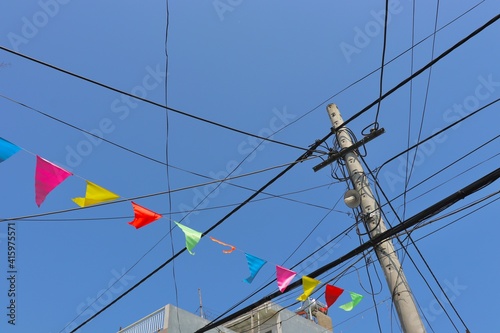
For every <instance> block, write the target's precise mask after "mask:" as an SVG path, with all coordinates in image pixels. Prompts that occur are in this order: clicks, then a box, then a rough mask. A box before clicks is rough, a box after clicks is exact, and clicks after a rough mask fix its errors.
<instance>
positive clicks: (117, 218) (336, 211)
mask: <svg viewBox="0 0 500 333" xmlns="http://www.w3.org/2000/svg"><path fill="white" fill-rule="evenodd" d="M332 184H335V183H334V182H333V183H328V184H323V185H319V186H314V187H310V188H306V189H302V190H298V191H293V192H287V193H283V194H268V195H269V196H268V197H266V198H259V199H255V200H253V201H252V203H255V202H259V201H264V200H271V199H284V200H290V201H292V202H296V203H300V204H303V205H307V206H311V207H315V208H320V209H324V210H331V208H329V207H326V206H321V205H316V204H312V203H309V202H305V201H300V200H295V199H291V198H287V197H286V196H288V195H292V194H297V193H303V192H307V191H311V190H315V189H318V188H321V187H326V186H331V185H332ZM262 194H267V192H262ZM240 203H241V202H237V203H231V204H226V205H219V206H212V207H206V208H198V209H192V210H189V211H175V212H160V213H159V214H160V215H170V216H172V215H176V214H182V213H186V212H201V211H206V210H213V209H220V208H227V207H234V206H238V205H239V204H240ZM333 212H335V213H341V214H346V215H347V216H351V213H350V212H346V211H341V210H336V209H334V210H333ZM133 217H134V216H133V215H128V216H114V217H86V218H59V219H55V218H50V219H35V218H28V219H25V220H24V221H26V222H34V221H39V222H49V221H50V222H58V221H64V222H66V221H93V220H94V221H101V220H123V219H131V218H133Z"/></svg>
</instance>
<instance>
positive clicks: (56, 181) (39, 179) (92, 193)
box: [0, 137, 363, 311]
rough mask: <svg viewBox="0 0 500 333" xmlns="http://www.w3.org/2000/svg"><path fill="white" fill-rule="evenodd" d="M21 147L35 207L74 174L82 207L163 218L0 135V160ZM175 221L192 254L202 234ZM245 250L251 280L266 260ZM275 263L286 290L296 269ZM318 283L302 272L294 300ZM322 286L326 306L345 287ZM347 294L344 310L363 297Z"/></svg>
mask: <svg viewBox="0 0 500 333" xmlns="http://www.w3.org/2000/svg"><path fill="white" fill-rule="evenodd" d="M20 150H24V151H26V152H28V153H30V154H32V155H34V156H36V165H35V203H36V204H37V206H38V207H40V206H41V205H42V203H43V202H44V201H45V199H46V198H47V196H48V195H49V194H50V193H51V192H52V191H53V190H54V189H55V188H56V187H58V186H59V185H60V184H61V183H62V182H64V181H65V180H66V179H67V178H68V177H70V176H76V177H78V178H81V179H83V180H85V183H86V191H85V196H83V197H76V198H73V199H72V200H73V201H74V202H75V203H76V204H77V205H78V206H80V207H81V208H85V207H89V206H93V205H97V204H103V203H108V202H111V201H114V202H120V201H130V202H131V204H132V208H133V210H134V219H133V220H132V221H130V222H128V224H130V225H131V226H133V227H135V228H136V229H140V228H142V227H144V226H147V225H149V224H151V223H153V222H155V221H157V220H159V219H161V218H163V216H162V215H161V214H158V213H156V212H154V211H152V210H150V209H148V208H146V207H143V206H141V205H139V204H137V203H135V202H134V201H131V200H132V199H125V200H117V199H119V198H120V196H119V195H118V194H116V193H114V192H111V191H110V190H107V189H105V188H103V187H101V186H99V185H97V184H95V183H93V182H91V181H89V180H87V179H84V178H82V177H80V176H78V175H75V174H73V173H71V172H69V171H67V170H65V169H63V168H61V167H59V166H57V165H56V164H54V163H52V162H50V161H48V160H46V159H44V158H42V157H40V156H38V155H35V154H33V153H31V152H29V151H27V150H25V149H23V148H21V147H19V146H17V145H15V144H13V143H12V142H9V141H7V140H5V139H3V138H1V137H0V163H2V162H4V161H6V160H7V159H9V158H10V157H12V156H13V155H15V154H16V153H17V152H19V151H20ZM211 183H212V182H211ZM142 197H147V196H141V197H136V198H135V199H138V198H142ZM4 220H5V219H4ZM174 222H175V224H176V225H177V227H179V229H180V230H182V232H183V233H184V236H185V240H186V249H187V250H188V251H189V253H190V254H191V255H194V254H195V253H194V252H193V249H194V248H195V247H196V245H197V244H198V243H199V242H200V240H201V238H202V236H203V234H202V233H201V232H199V231H196V230H194V229H192V228H190V227H188V226H186V225H183V224H181V223H179V222H176V221H174ZM210 239H211V240H212V241H213V242H215V243H217V244H220V245H222V246H225V247H227V248H226V249H224V250H222V252H223V253H224V254H231V253H232V252H233V251H235V250H236V247H235V246H234V245H230V244H228V243H225V242H223V241H220V240H218V239H216V238H214V237H212V236H210ZM244 253H245V258H246V261H247V264H248V269H249V271H250V275H249V276H248V277H247V278H246V279H244V280H243V281H245V282H246V283H249V284H250V283H252V282H253V280H254V279H255V277H256V276H257V274H258V273H259V271H260V270H261V269H262V268H263V267H264V266H265V265H266V264H267V261H266V260H264V259H261V258H259V257H256V256H254V255H252V254H250V253H247V252H244ZM275 267H276V281H277V284H278V289H279V290H280V291H281V292H285V291H286V288H287V287H288V286H289V285H290V283H291V282H292V281H293V279H294V278H295V276H296V275H297V273H296V272H294V271H292V270H290V269H287V268H285V267H282V266H280V265H275ZM320 283H321V281H319V280H316V279H313V278H311V277H309V276H302V287H303V293H302V294H301V295H300V296H299V297H298V298H297V300H299V301H302V302H303V301H306V300H307V299H308V298H309V296H310V295H311V294H312V293H313V291H314V290H315V289H316V287H317V286H318V285H319V284H320ZM325 288H326V289H325V300H326V303H327V307H330V306H332V305H333V304H334V303H335V302H336V301H337V299H338V298H339V297H340V296H341V295H342V293H343V292H344V289H342V288H339V287H336V286H332V285H329V284H326V285H325ZM349 295H350V297H351V301H350V302H347V303H345V304H343V305H341V306H340V308H341V309H343V310H344V311H352V310H353V309H354V308H355V307H356V306H357V305H358V304H359V303H360V302H361V300H362V299H363V296H362V295H360V294H358V293H355V292H352V291H350V292H349Z"/></svg>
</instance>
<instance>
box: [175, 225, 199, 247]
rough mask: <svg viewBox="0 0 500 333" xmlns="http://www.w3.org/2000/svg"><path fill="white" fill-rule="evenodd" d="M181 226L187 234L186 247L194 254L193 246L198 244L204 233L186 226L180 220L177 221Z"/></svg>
mask: <svg viewBox="0 0 500 333" xmlns="http://www.w3.org/2000/svg"><path fill="white" fill-rule="evenodd" d="M175 224H177V226H178V227H179V228H181V230H182V231H183V232H184V234H185V235H186V248H187V250H188V251H189V253H191V254H192V255H194V252H193V248H194V247H195V246H196V244H198V242H199V241H200V239H201V235H202V233H201V232H199V231H196V230H193V229H191V228H189V227H186V226H185V225H182V224H180V223H179V222H175Z"/></svg>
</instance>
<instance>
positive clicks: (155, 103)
mask: <svg viewBox="0 0 500 333" xmlns="http://www.w3.org/2000/svg"><path fill="white" fill-rule="evenodd" d="M0 50H3V51H5V52H9V53H11V54H13V55H16V56H18V57H21V58H24V59H27V60H30V61H32V62H35V63H37V64H39V65H43V66H45V67H48V68H51V69H54V70H56V71H58V72H61V73H64V74H67V75H70V76H73V77H75V78H77V79H80V80H83V81H86V82H89V83H91V84H94V85H97V86H100V87H102V88H105V89H108V90H111V91H114V92H117V93H119V94H123V95H125V96H129V97H132V98H135V99H137V100H139V101H142V102H144V103H147V104H151V105H154V106H156V107H159V108H162V109H166V110H170V111H172V112H175V113H178V114H180V115H183V116H186V117H189V118H193V119H196V120H199V121H201V122H204V123H207V124H210V125H214V126H217V127H220V128H224V129H226V130H229V131H233V132H236V133H240V134H244V135H248V136H251V137H254V138H257V139H261V140H265V141H269V142H273V143H277V144H280V145H283V146H287V147H291V148H295V149H299V150H303V151H307V150H308V149H307V148H303V147H299V146H295V145H292V144H289V143H285V142H280V141H277V140H273V139H269V138H264V137H262V136H259V135H256V134H253V133H250V132H246V131H243V130H240V129H237V128H234V127H231V126H228V125H224V124H221V123H218V122H215V121H212V120H209V119H205V118H202V117H200V116H195V115H193V114H190V113H187V112H185V111H181V110H178V109H174V108H171V107H169V106H166V105H161V104H160V103H157V102H154V101H151V100H149V99H146V98H143V97H140V96H136V95H133V94H131V93H128V92H126V91H124V90H120V89H118V88H114V87H112V86H109V85H107V84H104V83H101V82H98V81H96V80H93V79H90V78H87V77H85V76H82V75H79V74H75V73H73V72H70V71H68V70H65V69H62V68H60V67H57V66H55V65H51V64H49V63H46V62H43V61H41V60H38V59H35V58H33V57H30V56H27V55H25V54H22V53H19V52H16V51H14V50H11V49H8V48H6V47H4V46H1V45H0Z"/></svg>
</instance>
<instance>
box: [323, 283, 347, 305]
mask: <svg viewBox="0 0 500 333" xmlns="http://www.w3.org/2000/svg"><path fill="white" fill-rule="evenodd" d="M343 292H344V289H342V288H339V287H335V286H332V285H329V284H327V285H326V290H325V299H326V306H328V307H330V306H332V304H333V303H335V301H336V300H337V298H339V296H340V295H342V293H343Z"/></svg>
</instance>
